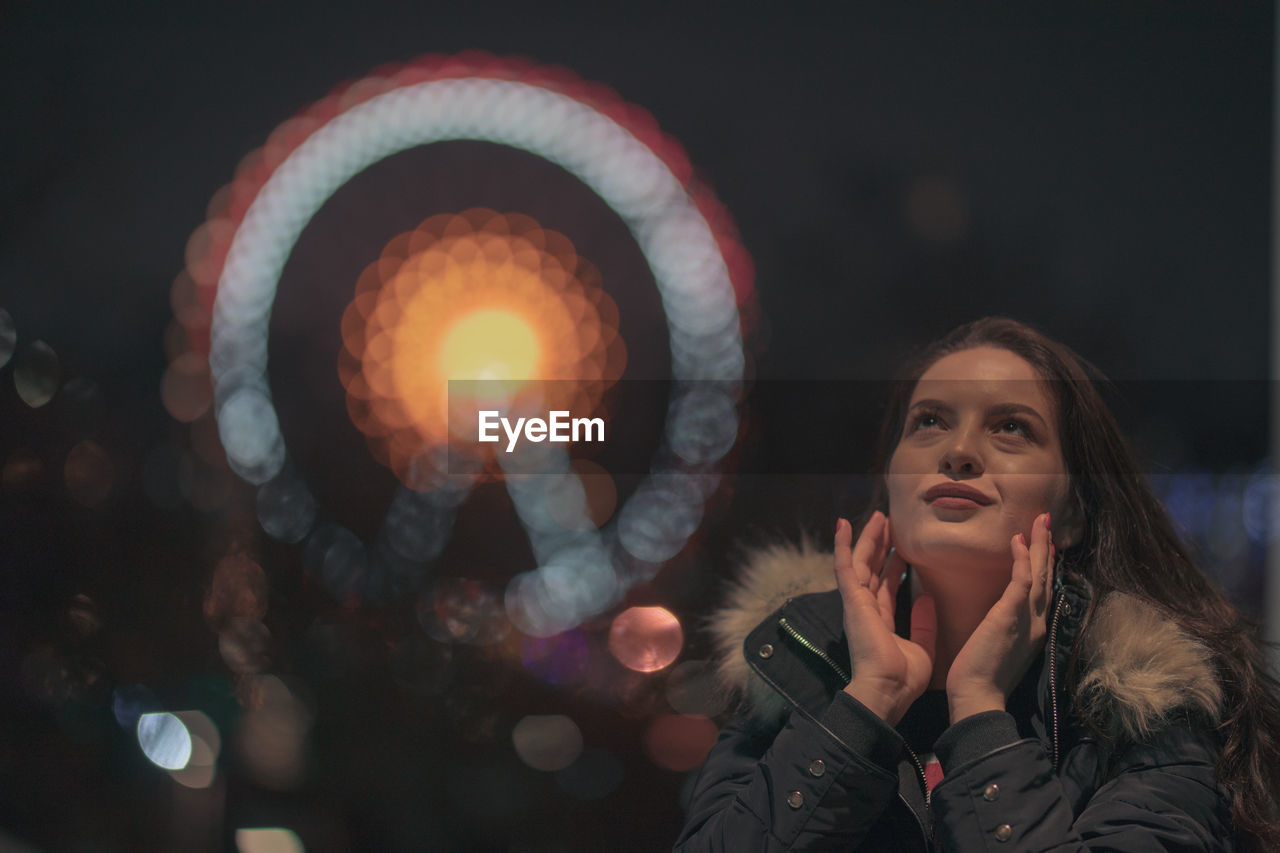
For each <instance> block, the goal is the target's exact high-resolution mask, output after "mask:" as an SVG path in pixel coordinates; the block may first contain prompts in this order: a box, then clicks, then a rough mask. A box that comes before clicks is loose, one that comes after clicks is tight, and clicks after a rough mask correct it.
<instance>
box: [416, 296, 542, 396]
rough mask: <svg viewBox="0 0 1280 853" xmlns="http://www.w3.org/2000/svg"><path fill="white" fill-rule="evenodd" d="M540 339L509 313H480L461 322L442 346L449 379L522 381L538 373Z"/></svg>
mask: <svg viewBox="0 0 1280 853" xmlns="http://www.w3.org/2000/svg"><path fill="white" fill-rule="evenodd" d="M538 358H539V347H538V338H537V336H536V335H535V333H534V331H533V329H531V328H529V324H528V322H526V321H525V319H524V318H523V317H519V316H517V315H515V314H512V313H511V312H510V311H495V310H486V311H477V312H476V313H474V314H469V315H467V316H466V317H463V318H462V319H460V320H458V321H457V322H456V323H455V324H454V326H453V328H451V329H450V330H449V331H448V333H447V334H446V336H445V339H444V344H443V345H442V346H441V347H440V367H441V369H442V370H443V371H444V373H445V375H446V376H452V377H475V378H476V379H519V378H521V377H527V376H536V375H537V373H538Z"/></svg>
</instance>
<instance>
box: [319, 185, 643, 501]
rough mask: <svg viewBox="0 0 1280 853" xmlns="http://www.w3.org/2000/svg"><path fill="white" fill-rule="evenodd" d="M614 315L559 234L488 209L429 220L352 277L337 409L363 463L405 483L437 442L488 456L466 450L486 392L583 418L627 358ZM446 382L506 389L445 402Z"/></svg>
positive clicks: (490, 399) (487, 399)
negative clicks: (362, 450)
mask: <svg viewBox="0 0 1280 853" xmlns="http://www.w3.org/2000/svg"><path fill="white" fill-rule="evenodd" d="M617 317H618V314H617V308H616V306H615V305H614V304H613V301H612V300H611V299H610V298H609V296H608V295H607V294H606V293H605V292H604V291H603V290H602V289H601V288H600V277H599V273H598V272H597V271H596V270H595V268H594V267H593V266H592V265H591V264H589V263H588V262H587V261H585V260H584V259H583V258H581V257H580V256H579V255H578V254H577V252H576V251H575V250H574V248H573V245H572V243H570V242H569V240H568V239H567V238H566V237H564V236H563V235H561V234H558V233H556V232H554V231H549V230H546V229H543V228H542V227H540V226H539V225H538V223H537V222H536V221H535V220H533V219H531V218H530V217H528V216H522V215H519V214H505V215H504V214H500V213H497V212H496V211H492V210H488V209H485V208H475V209H472V210H467V211H464V212H463V213H461V214H457V215H454V214H439V215H436V216H433V217H431V218H430V219H428V220H426V221H425V222H423V223H422V224H421V225H419V226H418V227H417V228H416V229H414V230H413V231H411V232H408V233H406V234H401V235H400V236H398V237H396V238H395V239H393V240H392V241H391V242H390V243H388V244H387V246H386V248H385V249H384V250H383V252H382V255H381V257H379V258H378V260H377V261H375V262H374V263H372V264H370V265H369V266H368V267H367V268H366V269H365V270H364V272H363V273H361V275H360V277H359V279H358V280H357V282H356V289H355V298H354V299H353V300H352V301H351V303H350V305H348V306H347V309H346V311H345V312H344V314H343V317H342V323H341V329H342V340H343V348H342V351H341V352H340V353H339V357H338V375H339V377H340V378H341V380H342V383H343V385H344V386H345V388H346V389H347V411H348V413H349V415H350V417H351V419H352V422H353V423H355V425H356V426H357V427H358V428H359V429H360V430H361V431H362V432H363V433H364V434H365V436H366V438H367V440H368V442H369V445H370V448H371V449H372V451H373V453H374V456H375V457H376V458H377V459H378V460H379V461H380V462H382V463H383V464H384V465H386V466H387V467H389V468H391V470H393V471H395V472H396V474H397V476H399V477H400V478H401V480H403V481H404V482H406V483H408V484H409V485H415V483H416V482H417V481H416V479H415V478H417V477H420V476H421V467H420V465H419V467H417V468H414V467H412V466H413V465H414V463H415V462H420V461H421V460H425V459H428V456H427V452H428V451H429V450H431V449H432V448H434V447H439V446H442V445H445V444H447V443H449V442H450V441H451V440H452V441H453V442H454V446H455V448H457V447H458V446H459V444H460V443H462V444H465V443H466V442H467V441H468V440H469V441H470V442H471V446H469V447H464V450H465V452H468V453H470V454H471V455H474V456H476V457H483V456H484V455H485V454H488V453H491V452H492V448H493V446H492V445H477V444H475V440H476V431H477V430H476V420H477V419H476V414H477V411H478V410H479V409H481V408H493V407H494V404H495V399H494V398H495V396H496V397H497V398H498V400H497V401H499V402H501V404H502V405H504V406H508V407H509V408H510V409H511V410H512V411H518V410H520V409H521V408H535V407H536V408H539V409H541V410H542V412H544V413H545V412H546V411H549V410H551V409H564V410H568V411H571V412H573V414H574V416H576V417H584V416H588V415H590V414H591V413H592V412H594V411H595V410H596V408H597V407H598V406H599V404H600V400H601V398H602V396H603V394H604V390H605V388H607V387H608V386H609V385H611V384H612V383H613V382H614V381H616V380H617V378H618V377H619V376H621V374H622V369H623V365H624V363H625V359H626V350H625V347H624V346H623V344H622V341H621V339H620V338H619V337H618V331H617V322H618V320H617ZM450 380H504V381H505V382H506V383H508V384H503V385H500V386H497V387H496V388H495V387H492V386H484V387H483V389H481V388H479V387H477V388H476V389H462V390H459V388H458V387H455V388H454V389H453V391H452V394H451V393H450V388H449V384H448V383H449V381H450ZM543 380H559V381H556V382H552V383H546V382H544V381H543ZM535 382H537V383H540V384H538V385H537V386H536V387H535V386H534V383H535Z"/></svg>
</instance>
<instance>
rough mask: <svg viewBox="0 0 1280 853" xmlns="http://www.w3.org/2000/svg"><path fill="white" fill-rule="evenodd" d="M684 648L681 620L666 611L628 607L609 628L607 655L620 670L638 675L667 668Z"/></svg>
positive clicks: (659, 608)
mask: <svg viewBox="0 0 1280 853" xmlns="http://www.w3.org/2000/svg"><path fill="white" fill-rule="evenodd" d="M683 646H684V631H682V630H681V628H680V620H679V619H677V618H676V617H675V616H674V615H673V614H672V613H671V611H670V610H667V609H666V608H665V607H630V608H628V609H626V610H624V611H622V612H621V613H619V614H618V615H617V616H616V617H615V618H614V620H613V624H612V625H611V626H610V627H609V651H610V652H612V653H613V656H614V657H615V658H617V659H618V661H619V662H620V663H621V664H622V665H623V666H625V667H627V668H629V669H634V670H635V671H637V672H655V671H657V670H659V669H662V668H663V667H666V666H669V665H670V664H671V662H672V661H674V660H675V659H676V658H677V657H679V655H680V649H681V648H682V647H683Z"/></svg>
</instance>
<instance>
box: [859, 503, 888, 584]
mask: <svg viewBox="0 0 1280 853" xmlns="http://www.w3.org/2000/svg"><path fill="white" fill-rule="evenodd" d="M884 527H885V518H884V513H882V512H880V511H879V510H877V511H876V512H873V513H872V514H871V518H869V519H868V520H867V524H866V526H865V527H863V528H862V533H861V534H860V535H859V536H858V541H857V542H855V543H854V545H853V569H854V573H855V575H856V577H857V583H858V584H859V585H861V586H865V587H867V588H868V589H869V588H870V587H871V566H873V565H879V564H880V561H881V560H883V559H884V549H885V548H886V547H887V546H886V545H885V536H884Z"/></svg>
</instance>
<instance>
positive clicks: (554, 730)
mask: <svg viewBox="0 0 1280 853" xmlns="http://www.w3.org/2000/svg"><path fill="white" fill-rule="evenodd" d="M511 742H512V744H513V745H514V746H515V749H516V754H517V755H519V756H520V760H521V761H523V762H524V763H525V764H528V765H529V766H530V767H532V768H533V769H534V770H546V771H555V770H563V769H564V768H566V767H568V766H569V765H571V764H573V762H574V761H576V760H577V759H578V756H579V755H581V754H582V732H581V731H580V730H579V729H578V724H577V723H575V722H574V721H573V720H571V719H569V718H568V717H566V716H564V715H562V714H547V715H537V714H531V715H529V716H527V717H524V718H522V719H521V720H520V722H518V723H516V725H515V728H514V729H512V730H511Z"/></svg>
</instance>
